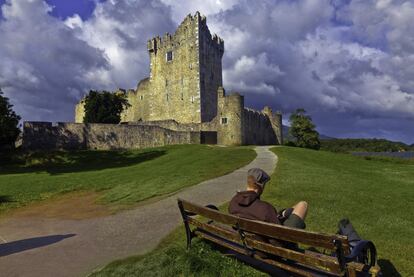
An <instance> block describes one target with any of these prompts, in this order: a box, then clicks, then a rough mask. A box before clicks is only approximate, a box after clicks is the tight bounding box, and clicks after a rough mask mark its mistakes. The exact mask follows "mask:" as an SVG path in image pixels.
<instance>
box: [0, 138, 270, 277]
mask: <svg viewBox="0 0 414 277" xmlns="http://www.w3.org/2000/svg"><path fill="white" fill-rule="evenodd" d="M255 150H256V152H257V157H256V159H255V160H253V161H252V162H251V163H250V164H248V165H247V166H245V167H243V168H240V169H238V170H236V171H234V172H232V173H230V174H228V175H225V176H222V177H218V178H215V179H211V180H208V181H205V182H202V183H200V184H198V185H195V186H193V187H190V188H187V189H185V190H183V191H180V192H178V193H176V194H174V195H171V196H169V197H167V198H165V199H162V200H160V201H158V202H155V203H150V204H147V205H144V206H140V207H138V208H136V209H133V210H128V211H124V212H121V213H117V214H115V215H111V216H106V217H98V218H92V219H84V220H63V219H50V218H32V217H29V218H8V219H3V220H2V221H1V222H0V276H8V277H11V276H42V277H43V276H84V275H87V274H88V273H90V272H91V271H92V270H94V269H95V268H97V267H100V266H104V265H105V264H107V263H108V262H111V261H113V260H115V259H121V258H125V257H128V256H131V255H136V254H143V253H145V252H147V251H149V250H151V249H153V248H155V247H156V246H157V244H158V243H159V242H160V240H161V239H162V238H163V237H165V236H166V235H167V234H168V233H170V232H171V231H172V230H174V228H176V227H177V226H178V225H179V224H180V222H181V221H180V215H179V211H178V208H177V202H176V199H177V198H178V197H180V198H183V199H187V200H190V201H193V202H196V203H200V204H208V203H212V204H215V205H221V204H223V203H225V202H227V201H229V199H230V198H231V197H232V196H233V195H234V193H235V192H236V191H237V190H239V189H243V188H244V184H245V179H246V172H247V170H248V169H249V168H252V167H260V168H262V169H264V170H265V171H266V172H268V173H269V174H271V173H273V171H274V169H275V167H276V163H277V157H276V155H275V154H274V153H273V152H271V151H269V147H266V146H259V147H256V148H255Z"/></svg>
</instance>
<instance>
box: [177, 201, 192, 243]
mask: <svg viewBox="0 0 414 277" xmlns="http://www.w3.org/2000/svg"><path fill="white" fill-rule="evenodd" d="M178 207H179V209H180V213H181V217H182V218H183V222H184V228H185V235H186V237H187V249H190V247H191V239H192V238H193V233H192V232H191V229H190V225H189V224H188V220H187V218H188V215H187V214H186V212H185V210H184V207H183V203H182V202H181V201H178Z"/></svg>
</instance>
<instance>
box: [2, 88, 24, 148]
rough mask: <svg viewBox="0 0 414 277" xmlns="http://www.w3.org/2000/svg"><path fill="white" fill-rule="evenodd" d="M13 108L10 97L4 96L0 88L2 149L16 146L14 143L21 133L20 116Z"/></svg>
mask: <svg viewBox="0 0 414 277" xmlns="http://www.w3.org/2000/svg"><path fill="white" fill-rule="evenodd" d="M12 108H13V105H11V104H10V103H9V98H7V97H5V96H3V92H2V90H1V89H0V150H2V149H3V150H4V149H11V148H14V143H15V141H16V139H17V137H18V136H19V134H20V129H19V127H18V124H19V121H20V116H18V115H17V114H16V113H15V112H14V111H13V109H12Z"/></svg>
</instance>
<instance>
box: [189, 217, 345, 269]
mask: <svg viewBox="0 0 414 277" xmlns="http://www.w3.org/2000/svg"><path fill="white" fill-rule="evenodd" d="M188 223H189V224H192V225H194V226H196V227H198V228H199V229H203V230H205V231H207V232H210V233H213V234H217V235H219V236H222V237H223V238H225V239H227V240H230V241H232V242H235V243H238V244H242V243H243V242H242V241H241V239H240V235H239V234H238V233H237V232H235V231H232V230H226V229H225V228H223V227H220V226H217V225H214V224H206V223H203V222H200V221H198V220H196V219H193V218H188ZM245 243H246V245H247V246H249V247H251V248H254V249H256V250H259V251H262V252H265V253H269V254H273V255H276V256H279V257H282V258H286V259H289V260H294V261H296V262H299V263H303V264H308V265H311V266H314V267H315V268H318V269H319V270H324V271H327V272H330V273H335V274H340V273H341V269H340V266H339V264H338V262H337V260H336V259H332V257H330V256H326V255H319V256H315V255H309V254H306V253H305V254H303V253H300V252H297V251H294V250H291V249H287V248H283V247H278V246H275V245H272V244H269V243H266V242H261V241H258V240H257V239H254V238H249V237H246V238H245Z"/></svg>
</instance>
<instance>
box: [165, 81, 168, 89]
mask: <svg viewBox="0 0 414 277" xmlns="http://www.w3.org/2000/svg"><path fill="white" fill-rule="evenodd" d="M165 86H166V87H167V86H168V80H167V79H165Z"/></svg>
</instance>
